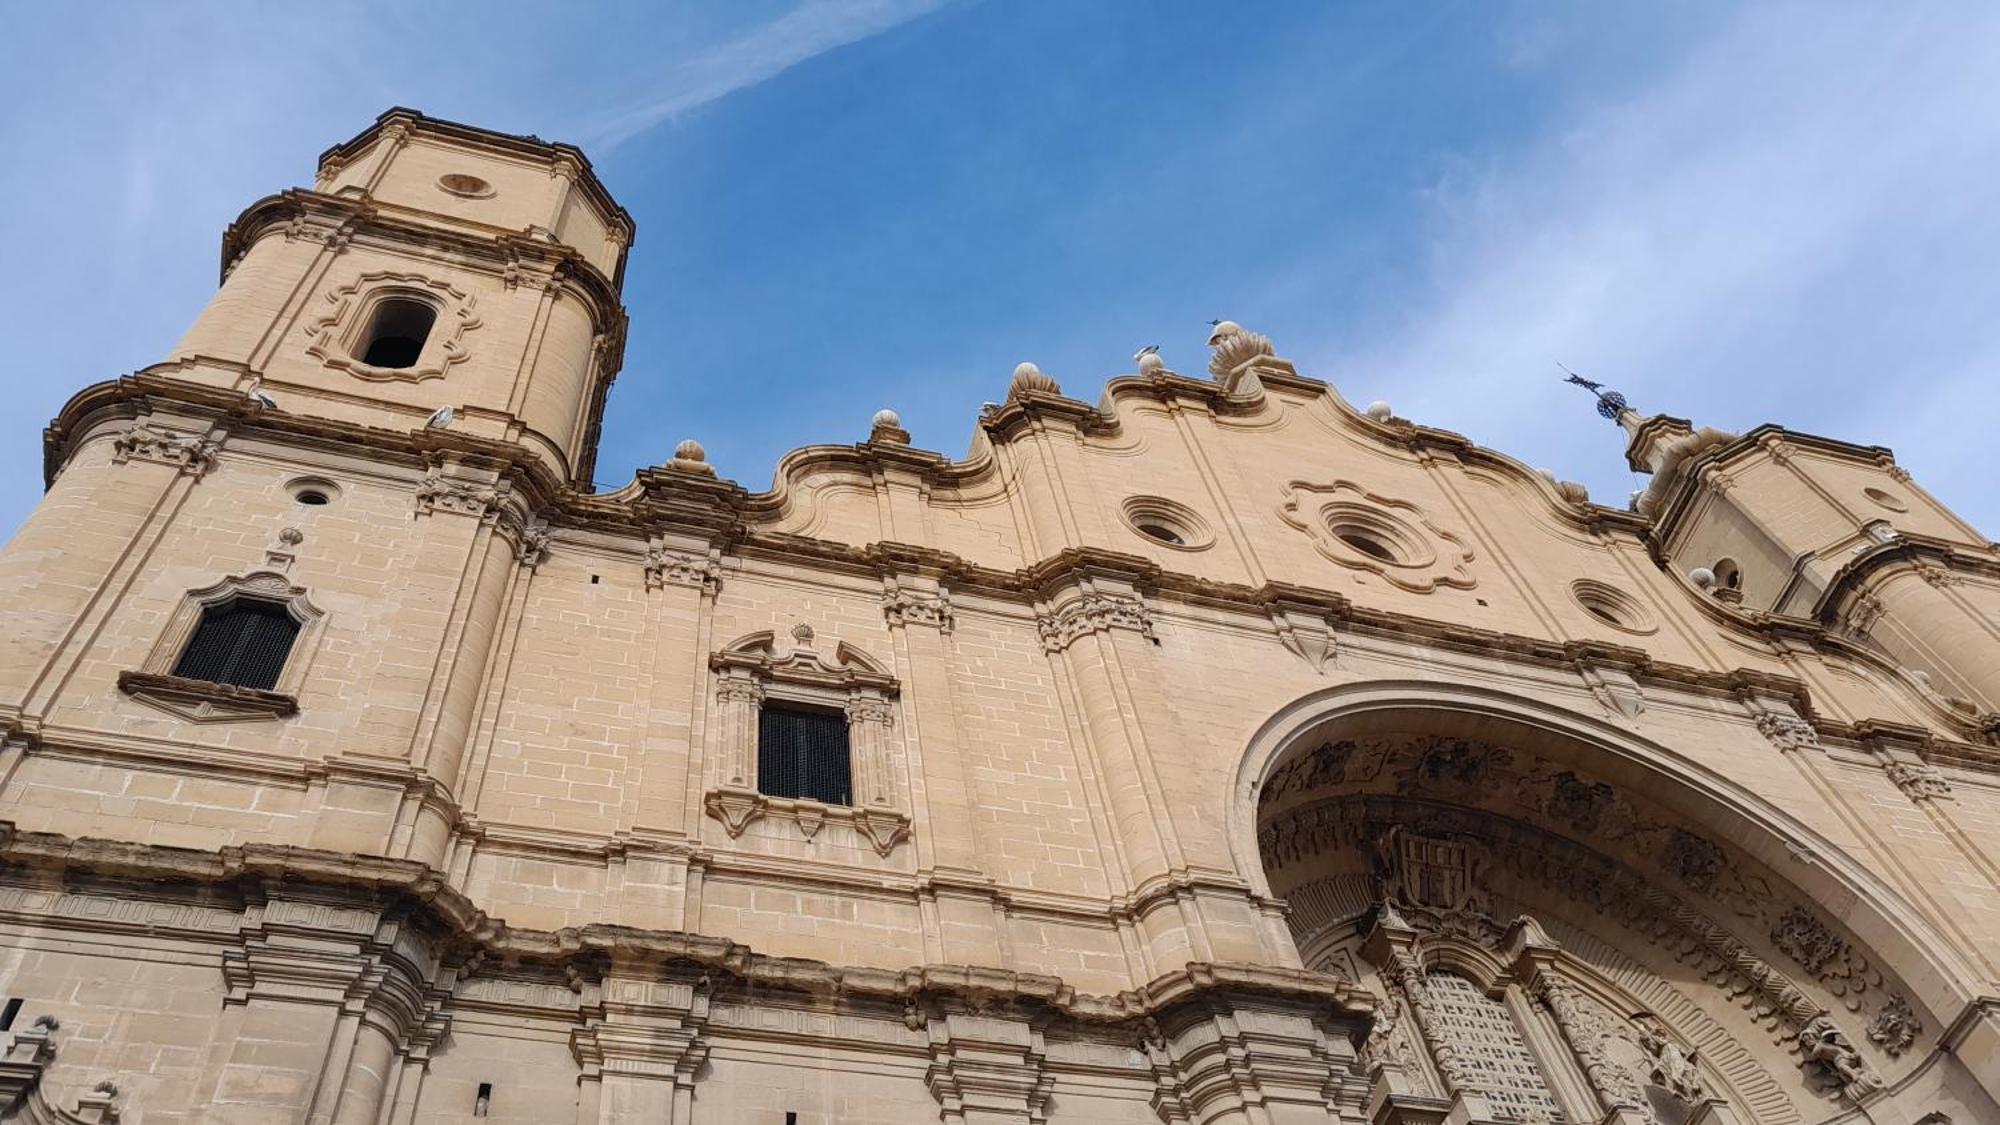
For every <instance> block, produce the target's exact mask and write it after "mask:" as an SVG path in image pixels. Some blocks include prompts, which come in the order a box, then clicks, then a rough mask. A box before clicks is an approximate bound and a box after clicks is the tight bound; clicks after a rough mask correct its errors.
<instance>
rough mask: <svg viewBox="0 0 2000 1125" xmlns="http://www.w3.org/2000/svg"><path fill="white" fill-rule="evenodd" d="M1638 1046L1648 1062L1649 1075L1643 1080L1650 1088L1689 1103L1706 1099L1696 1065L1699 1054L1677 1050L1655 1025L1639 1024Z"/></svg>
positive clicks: (1661, 1028) (1705, 1089) (1678, 1047)
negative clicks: (1650, 1067)
mask: <svg viewBox="0 0 2000 1125" xmlns="http://www.w3.org/2000/svg"><path fill="white" fill-rule="evenodd" d="M1639 1046H1640V1047H1641V1048H1642V1049H1644V1050H1645V1052H1646V1055H1647V1057H1648V1058H1650V1059H1651V1060H1652V1064H1653V1069H1652V1073H1651V1074H1650V1075H1648V1076H1647V1077H1649V1078H1651V1079H1652V1081H1653V1083H1654V1085H1657V1086H1659V1087H1660V1088H1661V1089H1663V1090H1665V1091H1667V1092H1668V1093H1670V1094H1672V1095H1673V1096H1674V1097H1677V1098H1679V1099H1680V1100H1682V1101H1684V1102H1687V1103H1689V1104H1693V1103H1695V1102H1698V1101H1701V1100H1702V1099H1703V1098H1706V1097H1707V1096H1708V1087H1707V1086H1705V1085H1704V1084H1703V1083H1702V1080H1701V1069H1700V1067H1699V1066H1698V1065H1697V1063H1698V1060H1699V1057H1700V1056H1699V1053H1698V1052H1690V1051H1683V1050H1681V1045H1680V1044H1679V1043H1677V1042H1675V1041H1674V1039H1673V1037H1672V1036H1670V1035H1668V1034H1667V1030H1666V1028H1664V1027H1661V1026H1660V1025H1659V1023H1658V1022H1656V1021H1654V1020H1651V1019H1642V1020H1640V1021H1639Z"/></svg>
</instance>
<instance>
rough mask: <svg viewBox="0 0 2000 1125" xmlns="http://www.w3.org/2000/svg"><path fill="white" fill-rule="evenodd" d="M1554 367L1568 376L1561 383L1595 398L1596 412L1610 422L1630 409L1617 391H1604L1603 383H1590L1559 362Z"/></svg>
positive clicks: (1623, 397)
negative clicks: (1569, 384) (1577, 388)
mask: <svg viewBox="0 0 2000 1125" xmlns="http://www.w3.org/2000/svg"><path fill="white" fill-rule="evenodd" d="M1556 366H1557V367H1562V370H1563V373H1564V374H1566V375H1568V376H1569V378H1567V379H1564V380H1563V382H1565V383H1574V384H1576V385H1577V386H1579V387H1582V388H1583V389H1584V390H1586V391H1589V392H1590V393H1591V394H1594V395H1596V396H1597V412H1598V413H1599V414H1601V415H1603V416H1604V417H1605V418H1607V419H1609V420H1610V421H1613V422H1616V421H1617V420H1618V416H1619V415H1620V414H1623V413H1624V412H1625V411H1627V410H1629V409H1631V404H1630V403H1628V402H1626V401H1625V396H1624V395H1621V394H1619V393H1618V392H1617V391H1607V390H1605V389H1604V384H1603V383H1593V382H1591V381H1590V380H1588V379H1586V378H1584V377H1583V376H1581V375H1578V374H1577V373H1576V372H1574V371H1571V370H1570V369H1569V368H1567V367H1563V365H1562V363H1561V362H1560V361H1558V362H1557V363H1556Z"/></svg>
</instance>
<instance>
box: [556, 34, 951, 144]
mask: <svg viewBox="0 0 2000 1125" xmlns="http://www.w3.org/2000/svg"><path fill="white" fill-rule="evenodd" d="M945 2H946V0H823V2H819V3H806V4H802V5H801V6H799V7H798V8H795V9H793V10H792V11H790V12H787V13H786V14H785V15H783V16H781V17H779V18H778V19H775V20H773V21H771V22H770V23H767V24H763V25H761V26H759V27H757V28H755V29H753V30H751V31H749V32H747V33H745V34H743V35H741V36H739V37H737V38H736V39H733V40H730V41H729V42H727V43H724V44H723V45H722V46H720V47H717V48H716V49H714V50H712V51H709V52H707V53H705V54H702V55H700V56H697V57H695V58H691V59H688V60H686V61H684V62H678V63H675V64H674V65H672V66H670V67H668V68H667V69H666V70H665V71H664V72H663V73H662V74H661V75H660V77H659V78H658V80H657V81H655V82H654V83H653V86H652V88H651V89H650V90H648V91H647V92H646V94H645V95H644V96H642V97H640V98H637V99H635V100H633V101H632V102H631V103H630V104H627V105H626V106H624V107H623V108H620V109H618V110H615V111H612V112H610V113H608V114H606V115H604V116H603V117H601V118H599V119H597V120H595V121H592V122H588V123H586V124H585V125H584V128H583V135H582V137H581V138H580V139H581V140H582V142H583V144H584V146H585V147H586V148H587V149H589V150H590V151H592V152H606V151H609V150H610V149H612V148H614V147H616V146H618V145H621V144H623V143H625V142H626V141H628V140H631V139H632V138H633V137H635V136H638V135H639V134H640V133H643V132H645V131H646V130H648V129H651V128H652V127H653V126H655V125H658V124H660V123H661V122H663V121H667V120H669V119H671V118H673V117H675V116H677V115H679V114H682V113H686V112H687V111H688V110H691V109H696V108H698V107H700V106H704V105H707V104H708V103H709V102H712V101H716V100H718V99H720V98H724V97H727V96H728V95H730V94H733V93H735V92H736V91H738V90H744V89H748V88H749V87H752V86H756V85H758V84H759V83H762V82H766V81H769V80H770V79H772V78H775V77H777V76H778V75H780V74H783V73H784V72H785V71H787V70H790V69H791V68H792V67H795V66H797V65H799V64H800V63H802V62H806V61H807V60H809V59H813V58H817V57H818V56H820V55H823V54H825V53H827V52H828V51H832V50H837V49H839V48H841V47H845V46H848V45H849V44H852V43H859V42H861V41H862V40H864V39H870V38H873V37H874V36H877V35H880V34H882V33H883V32H885V31H889V30H891V29H892V28H895V27H898V26H900V25H902V24H905V23H908V22H909V21H911V20H913V19H916V18H918V17H920V16H923V15H926V14H928V13H930V12H933V11H936V10H937V9H938V8H940V7H942V6H944V4H945Z"/></svg>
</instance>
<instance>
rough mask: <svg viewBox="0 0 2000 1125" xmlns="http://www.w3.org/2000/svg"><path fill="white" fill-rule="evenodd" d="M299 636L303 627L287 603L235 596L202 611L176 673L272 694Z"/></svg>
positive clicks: (177, 664) (175, 670) (190, 677)
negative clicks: (271, 691)
mask: <svg viewBox="0 0 2000 1125" xmlns="http://www.w3.org/2000/svg"><path fill="white" fill-rule="evenodd" d="M298 635H299V623H298V621H296V620H295V619H293V617H292V612H291V610H290V609H289V608H288V607H287V606H286V605H285V604H284V603H283V602H274V601H267V600H265V599H263V598H241V597H239V598H231V599H230V600H229V601H227V602H223V603H221V604H219V605H211V606H209V607H208V608H207V609H205V610H203V611H202V614H201V624H199V625H197V626H195V630H194V636H193V637H191V638H189V640H188V643H187V647H186V648H185V649H182V650H181V658H180V660H179V662H178V663H176V664H175V665H174V675H176V676H185V677H186V678H188V679H191V680H207V681H209V682H210V683H217V684H234V685H235V686H237V687H246V688H259V689H261V690H264V691H269V690H271V689H272V688H273V687H276V686H277V683H278V675H279V673H281V672H283V671H284V670H285V658H286V657H288V656H290V655H291V652H292V642H293V641H295V640H297V639H298Z"/></svg>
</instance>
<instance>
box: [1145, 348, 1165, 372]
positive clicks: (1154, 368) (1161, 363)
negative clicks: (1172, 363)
mask: <svg viewBox="0 0 2000 1125" xmlns="http://www.w3.org/2000/svg"><path fill="white" fill-rule="evenodd" d="M1166 369H1167V361H1166V360H1164V359H1161V358H1160V353H1159V352H1147V353H1146V354H1145V355H1142V356H1140V357H1139V374H1141V375H1153V374H1156V373H1158V372H1161V371H1165V370H1166Z"/></svg>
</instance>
